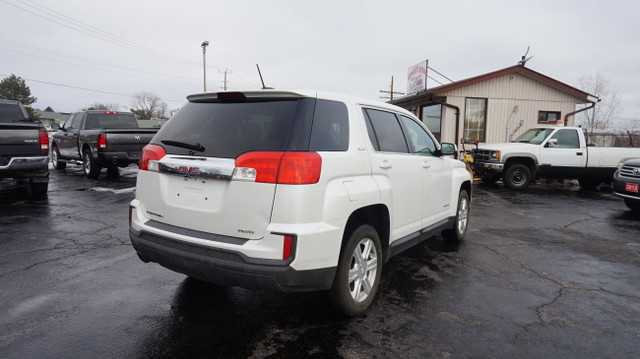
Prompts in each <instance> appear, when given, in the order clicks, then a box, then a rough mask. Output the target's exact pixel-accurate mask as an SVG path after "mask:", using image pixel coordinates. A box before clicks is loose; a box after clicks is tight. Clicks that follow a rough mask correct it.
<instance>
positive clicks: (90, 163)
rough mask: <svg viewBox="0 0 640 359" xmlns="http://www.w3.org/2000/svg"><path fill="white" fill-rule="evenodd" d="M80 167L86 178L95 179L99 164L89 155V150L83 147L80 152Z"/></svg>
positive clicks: (97, 174)
mask: <svg viewBox="0 0 640 359" xmlns="http://www.w3.org/2000/svg"><path fill="white" fill-rule="evenodd" d="M82 167H83V168H84V174H85V175H87V178H91V179H96V178H98V176H99V175H100V170H101V168H100V166H98V164H97V163H96V161H95V160H94V159H93V156H92V155H91V150H89V149H85V150H84V151H83V152H82Z"/></svg>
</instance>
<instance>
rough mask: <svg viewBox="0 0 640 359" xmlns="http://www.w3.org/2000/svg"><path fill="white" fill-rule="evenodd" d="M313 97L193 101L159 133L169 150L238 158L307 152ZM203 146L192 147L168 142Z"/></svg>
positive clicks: (171, 151)
mask: <svg viewBox="0 0 640 359" xmlns="http://www.w3.org/2000/svg"><path fill="white" fill-rule="evenodd" d="M314 103H315V100H314V99H282V100H279V99H276V100H269V101H257V102H240V103H222V102H189V103H187V104H185V105H184V106H183V108H182V109H180V111H178V113H177V114H176V115H175V116H173V117H172V118H171V120H169V121H168V122H167V123H166V124H165V125H164V126H163V127H162V128H161V129H160V131H158V133H157V135H156V136H155V137H154V139H153V142H154V143H157V144H161V145H163V146H164V147H165V148H166V150H167V152H168V153H174V154H189V155H198V156H206V157H220V158H237V157H238V156H240V155H241V154H243V153H245V152H251V151H286V150H298V151H306V150H308V146H309V136H310V133H311V118H312V116H313V106H314ZM163 141H175V142H181V143H186V144H191V145H200V146H202V147H203V148H204V150H203V151H190V150H188V149H185V148H181V147H178V146H172V145H170V144H166V143H163Z"/></svg>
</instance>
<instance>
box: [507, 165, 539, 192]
mask: <svg viewBox="0 0 640 359" xmlns="http://www.w3.org/2000/svg"><path fill="white" fill-rule="evenodd" d="M532 181H533V173H531V170H530V169H529V167H527V166H525V165H523V164H521V163H516V164H514V165H511V166H509V167H507V169H506V170H505V171H504V175H503V176H502V182H504V185H505V186H506V187H507V188H508V189H510V190H512V191H523V190H525V189H527V187H529V185H530V184H531V182H532Z"/></svg>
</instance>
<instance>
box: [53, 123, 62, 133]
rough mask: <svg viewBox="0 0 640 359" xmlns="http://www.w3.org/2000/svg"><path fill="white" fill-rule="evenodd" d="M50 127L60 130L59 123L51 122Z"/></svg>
mask: <svg viewBox="0 0 640 359" xmlns="http://www.w3.org/2000/svg"><path fill="white" fill-rule="evenodd" d="M51 128H52V129H54V130H56V131H58V130H60V125H58V124H57V123H52V124H51Z"/></svg>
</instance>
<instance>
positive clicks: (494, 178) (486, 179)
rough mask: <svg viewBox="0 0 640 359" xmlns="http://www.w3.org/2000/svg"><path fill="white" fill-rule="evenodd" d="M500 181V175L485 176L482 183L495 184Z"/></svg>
mask: <svg viewBox="0 0 640 359" xmlns="http://www.w3.org/2000/svg"><path fill="white" fill-rule="evenodd" d="M499 179H500V175H492V176H484V177H482V182H483V183H486V184H495V183H496V182H498V180H499Z"/></svg>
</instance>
